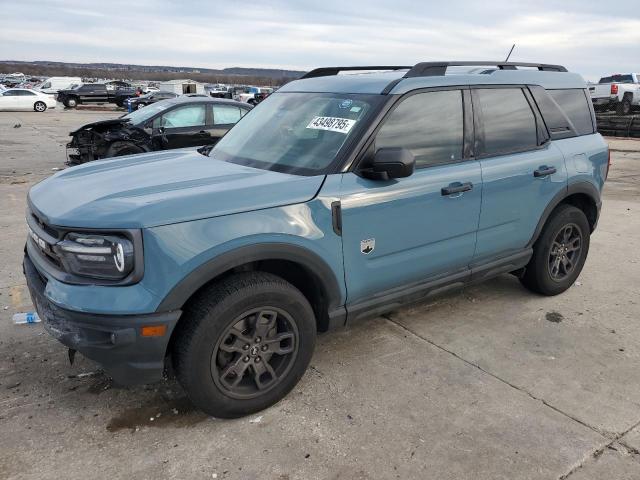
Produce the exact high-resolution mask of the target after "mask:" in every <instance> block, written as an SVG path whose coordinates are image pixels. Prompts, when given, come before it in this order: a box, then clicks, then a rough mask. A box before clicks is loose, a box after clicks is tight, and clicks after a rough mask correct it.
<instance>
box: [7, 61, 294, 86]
mask: <svg viewBox="0 0 640 480" xmlns="http://www.w3.org/2000/svg"><path fill="white" fill-rule="evenodd" d="M15 71H20V72H22V73H24V74H25V75H38V76H62V75H72V76H81V77H92V78H122V79H129V80H169V79H175V78H192V79H193V80H199V81H203V82H214V83H215V82H224V83H249V84H256V83H258V84H267V85H282V84H284V83H287V82H289V81H291V80H295V79H296V78H300V77H301V76H302V75H304V73H305V72H303V71H300V70H284V69H283V70H279V69H274V68H245V67H233V68H223V69H213V68H196V67H171V66H166V65H135V64H122V63H72V62H55V61H49V60H36V61H32V62H24V61H19V60H0V73H13V72H15Z"/></svg>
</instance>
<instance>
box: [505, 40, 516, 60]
mask: <svg viewBox="0 0 640 480" xmlns="http://www.w3.org/2000/svg"><path fill="white" fill-rule="evenodd" d="M514 48H516V44H515V43H514V44H513V45H511V50H509V55H507V58H505V60H504V61H505V62H508V61H509V57H510V56H511V53H512V52H513V49H514Z"/></svg>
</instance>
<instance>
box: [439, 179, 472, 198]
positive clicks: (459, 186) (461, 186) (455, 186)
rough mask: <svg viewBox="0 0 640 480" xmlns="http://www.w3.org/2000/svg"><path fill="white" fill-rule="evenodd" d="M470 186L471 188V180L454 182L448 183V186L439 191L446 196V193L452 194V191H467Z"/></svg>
mask: <svg viewBox="0 0 640 480" xmlns="http://www.w3.org/2000/svg"><path fill="white" fill-rule="evenodd" d="M472 188H473V183H471V182H465V183H460V182H455V183H452V184H451V185H449V186H448V187H444V188H442V190H440V193H441V194H442V195H443V196H447V195H453V194H454V193H462V192H468V191H469V190H471V189H472Z"/></svg>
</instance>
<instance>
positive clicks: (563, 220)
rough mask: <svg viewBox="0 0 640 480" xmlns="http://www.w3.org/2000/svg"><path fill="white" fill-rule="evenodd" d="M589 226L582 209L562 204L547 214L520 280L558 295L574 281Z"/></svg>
mask: <svg viewBox="0 0 640 480" xmlns="http://www.w3.org/2000/svg"><path fill="white" fill-rule="evenodd" d="M590 234H591V228H590V227H589V222H588V220H587V217H586V215H585V214H584V212H583V211H582V210H580V209H579V208H576V207H574V206H572V205H567V204H562V205H560V206H558V207H557V208H556V209H555V210H554V211H553V212H552V214H551V215H550V217H549V219H548V220H547V223H546V224H545V226H544V228H543V229H542V233H541V234H540V237H539V238H538V240H536V243H535V244H534V246H533V256H532V257H531V260H530V261H529V264H528V265H527V267H526V269H525V273H524V275H523V276H522V278H521V279H520V281H521V282H522V284H523V285H524V286H525V287H526V288H528V289H529V290H531V291H533V292H536V293H540V294H542V295H549V296H551V295H558V294H559V293H562V292H564V291H565V290H567V289H568V288H569V287H570V286H571V285H573V283H574V282H575V281H576V279H577V278H578V276H579V275H580V272H581V271H582V267H583V266H584V262H585V260H586V259H587V254H588V253H589V240H590Z"/></svg>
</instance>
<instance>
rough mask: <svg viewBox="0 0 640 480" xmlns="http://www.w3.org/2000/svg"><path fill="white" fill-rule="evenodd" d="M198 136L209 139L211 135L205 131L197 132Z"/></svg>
mask: <svg viewBox="0 0 640 480" xmlns="http://www.w3.org/2000/svg"><path fill="white" fill-rule="evenodd" d="M198 135H200V136H201V137H210V136H211V134H210V133H209V132H207V131H206V130H200V131H199V132H198Z"/></svg>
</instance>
